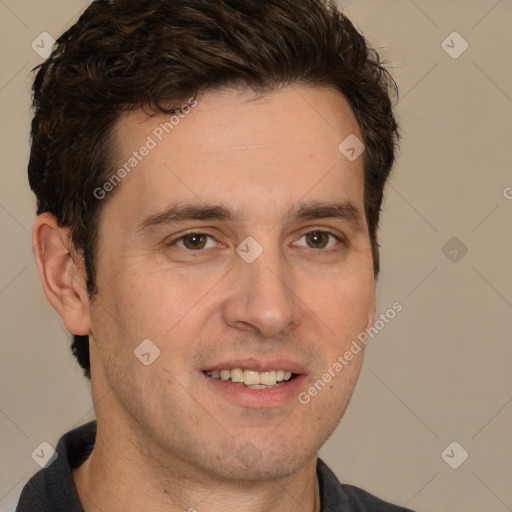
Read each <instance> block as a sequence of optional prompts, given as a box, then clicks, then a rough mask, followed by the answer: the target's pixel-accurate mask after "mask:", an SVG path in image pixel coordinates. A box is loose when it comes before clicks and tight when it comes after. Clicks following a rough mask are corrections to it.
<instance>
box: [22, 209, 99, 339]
mask: <svg viewBox="0 0 512 512" xmlns="http://www.w3.org/2000/svg"><path fill="white" fill-rule="evenodd" d="M32 246H33V248H34V256H35V259H36V264H37V269H38V271H39V275H40V276H41V281H42V283H43V289H44V293H45V295H46V298H47V299H48V302H49V303H50V304H51V305H52V306H53V308H54V309H55V310H56V311H57V313H58V314H59V315H60V317H61V318H62V321H63V323H64V327H65V328H66V329H67V330H68V331H69V332H70V333H71V334H79V335H88V334H89V333H90V332H91V329H90V321H89V296H88V294H87V289H86V279H85V269H84V266H83V263H82V257H81V256H80V255H79V254H78V253H76V251H74V250H73V246H72V243H71V238H70V236H69V229H68V228H62V227H60V226H59V225H58V223H57V220H56V218H55V217H54V216H53V215H51V214H49V213H43V214H41V215H39V216H38V217H36V220H35V222H34V227H33V230H32Z"/></svg>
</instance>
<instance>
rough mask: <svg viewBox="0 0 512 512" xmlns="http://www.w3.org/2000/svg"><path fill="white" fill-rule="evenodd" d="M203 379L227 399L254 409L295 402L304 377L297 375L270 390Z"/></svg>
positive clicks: (207, 377)
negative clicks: (293, 400) (292, 400)
mask: <svg viewBox="0 0 512 512" xmlns="http://www.w3.org/2000/svg"><path fill="white" fill-rule="evenodd" d="M203 377H204V378H205V380H206V382H207V384H209V385H211V386H214V389H215V390H216V391H217V392H221V393H224V394H225V395H226V396H227V397H228V398H230V399H231V400H233V401H235V402H237V403H238V404H240V405H242V406H244V407H256V408H265V407H267V408H268V407H278V406H280V405H283V404H285V403H286V402H288V401H290V400H291V399H295V400H297V396H298V394H299V392H300V388H301V387H302V384H303V382H304V380H305V378H306V376H305V375H297V376H296V377H295V378H294V379H292V380H289V381H287V382H285V383H283V384H279V385H278V386H274V387H272V388H266V389H252V388H248V387H246V386H244V385H243V384H237V383H235V382H231V381H230V380H222V379H215V378H213V377H209V376H207V375H205V374H204V373H203Z"/></svg>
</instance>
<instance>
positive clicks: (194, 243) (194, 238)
mask: <svg viewBox="0 0 512 512" xmlns="http://www.w3.org/2000/svg"><path fill="white" fill-rule="evenodd" d="M181 240H182V242H183V246H184V247H185V248H186V249H189V250H191V251H194V250H201V249H204V248H205V246H206V243H207V242H208V235H202V234H200V233H189V234H187V235H183V236H182V237H181Z"/></svg>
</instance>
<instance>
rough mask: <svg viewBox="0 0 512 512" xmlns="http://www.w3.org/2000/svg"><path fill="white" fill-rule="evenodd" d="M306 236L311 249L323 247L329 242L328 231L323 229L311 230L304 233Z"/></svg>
mask: <svg viewBox="0 0 512 512" xmlns="http://www.w3.org/2000/svg"><path fill="white" fill-rule="evenodd" d="M304 236H305V237H306V242H307V244H308V245H309V246H310V247H311V248H313V249H324V248H325V247H326V246H327V244H328V243H329V237H330V236H331V235H330V234H329V233H326V232H325V231H311V232H310V233H307V234H306V235H304Z"/></svg>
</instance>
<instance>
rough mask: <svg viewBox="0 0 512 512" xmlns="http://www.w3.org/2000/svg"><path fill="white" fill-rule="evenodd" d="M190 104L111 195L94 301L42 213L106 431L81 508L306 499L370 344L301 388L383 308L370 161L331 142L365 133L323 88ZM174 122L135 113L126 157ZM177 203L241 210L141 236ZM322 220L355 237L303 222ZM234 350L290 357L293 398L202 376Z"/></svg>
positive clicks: (247, 506) (66, 312)
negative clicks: (368, 183) (345, 211)
mask: <svg viewBox="0 0 512 512" xmlns="http://www.w3.org/2000/svg"><path fill="white" fill-rule="evenodd" d="M197 100H198V104H197V106H195V107H194V108H193V109H192V111H191V113H190V114H188V115H187V116H186V117H185V118H183V119H181V120H180V123H179V124H178V125H177V126H175V127H174V129H173V131H172V132H170V133H169V134H168V135H165V136H164V137H163V139H162V141H161V142H159V143H158V144H157V146H156V147H155V148H154V149H152V150H151V151H150V152H149V154H148V155H147V156H145V157H144V158H143V159H142V161H140V163H138V165H137V167H136V168H134V169H133V170H132V171H131V172H130V174H129V175H128V176H126V177H125V178H124V179H123V181H122V183H121V184H119V185H118V186H117V188H116V189H115V191H113V192H111V193H110V195H107V197H106V198H105V199H104V201H105V203H104V205H103V207H104V209H103V211H102V214H101V217H100V224H99V226H100V227H99V239H98V251H97V259H96V265H97V284H98V289H99V292H98V294H97V296H95V297H94V298H93V300H92V301H91V300H90V298H89V297H88V296H87V293H86V291H85V276H84V270H83V263H82V262H81V260H80V257H79V256H78V255H77V254H74V253H73V251H72V246H71V243H70V240H69V233H68V231H67V229H66V228H60V227H58V226H57V223H56V222H55V219H54V218H53V217H52V216H51V215H49V214H43V215H40V216H39V217H38V218H37V220H36V222H35V225H34V245H36V246H37V247H38V253H37V254H38V258H37V260H38V267H39V270H40V273H41V277H42V281H43V286H44V289H45V293H46V295H47V297H48V300H49V301H50V303H51V304H52V305H53V306H54V307H55V309H56V310H57V311H58V313H59V314H60V316H61V317H62V319H63V322H64V325H65V327H66V328H67V329H68V330H69V331H70V332H73V333H75V334H88V335H89V337H90V352H91V371H92V395H93V400H94V404H95V411H96V417H97V421H98V434H97V439H96V445H95V448H94V450H93V452H92V454H91V456H90V457H89V459H88V460H87V461H86V462H85V463H84V464H83V465H82V466H81V467H80V468H78V469H76V470H74V475H73V476H74V479H75V483H76V486H77V489H78V492H79V496H80V499H81V501H82V503H83V505H84V508H85V510H86V511H87V512H90V511H99V510H103V511H104V510H109V511H113V512H116V511H121V510H122V511H128V512H129V511H139V510H153V511H157V512H158V511H163V510H166V511H174V510H176V511H177V510H193V509H196V510H198V511H201V510H208V511H212V512H215V511H217V510H223V511H231V510H233V511H235V510H236V511H240V510H251V511H267V510H285V511H296V510H297V511H298V510H301V511H304V510H307V511H313V510H315V484H316V472H315V468H316V460H317V453H318V450H319V449H320V447H321V446H322V445H323V443H324V442H325V441H326V439H327V438H328V437H329V436H330V434H331V433H332V431H333V430H334V428H335V427H336V425H337V424H338V422H339V420H340V419H341V417H342V415H343V413H344V411H345V408H346V406H347V405H348V402H349V400H350V396H351V395H352V392H353V389H354V386H355V383H356V381H357V378H358V375H359V371H360V368H361V364H362V356H363V351H361V352H360V353H359V354H357V355H356V356H354V359H353V360H352V361H351V362H350V364H349V365H347V366H346V367H345V368H344V369H343V371H342V372H340V373H339V374H336V377H335V378H333V379H332V380H331V381H330V382H329V383H328V385H327V386H326V387H325V388H324V389H323V390H322V391H321V392H319V393H318V394H317V396H315V397H313V398H312V399H311V401H310V402H309V403H308V404H307V405H303V404H301V403H300V402H299V400H298V399H297V395H298V393H299V392H304V391H307V390H308V388H310V387H311V385H312V384H313V383H314V382H316V381H317V380H318V379H319V378H320V377H321V375H322V374H323V373H324V372H326V370H327V369H328V368H329V367H331V366H332V365H333V363H334V362H335V361H336V359H337V357H338V356H339V355H341V354H343V353H344V352H345V351H346V350H348V349H349V348H350V343H351V341H352V340H354V339H355V338H356V337H357V335H358V334H359V333H360V332H361V331H362V330H364V329H365V328H366V327H369V326H371V325H372V323H373V318H374V315H375V281H374V274H373V267H372V257H371V250H370V242H369V236H368V231H367V226H366V219H365V217H364V202H363V191H364V190H363V177H364V176H363V157H360V158H358V159H356V160H355V161H353V162H351V161H349V160H348V159H347V158H345V156H344V155H342V154H341V153H340V152H339V150H338V145H339V143H340V142H341V141H342V140H343V139H345V138H346V137H347V136H348V135H349V134H356V135H357V136H358V137H359V138H360V139H362V136H361V134H360V130H359V127H358V124H357V122H356V119H355V117H354V115H353V113H352V111H351V109H350V107H349V105H348V103H347V102H346V100H345V99H344V97H343V96H342V95H341V94H340V93H338V92H336V91H333V90H329V89H322V88H312V87H306V86H303V87H302V86H297V85H296V86H294V87H286V88H282V89H280V90H278V91H275V92H272V93H270V94H267V95H265V96H261V95H256V94H254V93H253V92H251V91H250V90H244V91H240V90H222V91H214V92H207V93H205V94H203V95H200V96H199V97H198V98H197ZM165 120H168V116H167V117H166V116H160V115H158V116H156V117H153V118H149V119H148V117H147V116H144V115H143V114H142V113H141V112H132V113H129V114H126V115H124V116H123V118H122V119H120V120H119V122H118V124H117V126H116V129H115V132H114V140H115V142H116V144H115V147H116V155H117V157H118V162H117V163H118V165H120V166H121V165H122V164H123V163H124V162H125V161H126V160H127V159H128V158H129V157H130V156H131V155H132V153H133V151H135V150H137V149H138V148H139V147H140V146H141V145H142V144H144V143H145V141H146V140H147V137H148V135H151V134H152V132H153V130H154V129H155V127H157V126H158V125H159V123H161V122H163V121H165ZM153 138H154V137H153ZM115 169H117V167H116V168H115ZM176 202H180V203H182V204H189V203H195V204H199V205H201V204H202V205H204V203H208V204H214V205H224V206H225V207H226V208H228V209H229V210H232V211H233V212H235V211H239V213H240V214H241V217H240V218H239V219H237V220H233V221H226V220H224V221H218V220H215V219H213V220H188V221H186V222H181V223H166V224H161V225H158V226H153V227H152V228H150V229H147V230H146V231H144V232H140V231H137V226H139V225H140V223H141V221H142V220H143V219H145V218H146V217H148V216H151V215H153V214H155V213H157V212H160V211H162V210H165V209H166V208H167V207H168V206H169V204H171V203H176ZM301 202H303V203H304V202H324V203H340V202H345V203H347V202H348V203H350V204H351V205H352V207H353V208H354V211H356V212H358V214H359V220H360V223H359V226H356V225H355V224H354V222H351V220H350V219H348V218H332V217H321V218H315V219H297V218H295V217H294V216H293V215H291V216H290V215H287V212H289V211H290V209H292V208H294V207H297V205H299V204H300V203H301ZM313 228H315V229H316V230H317V231H319V230H320V231H329V232H331V233H333V234H335V235H337V236H339V237H340V238H343V239H344V240H345V241H346V243H340V242H339V241H338V240H336V239H335V238H333V237H330V236H328V235H321V234H320V235H318V234H317V235H316V236H315V235H313V236H311V235H306V233H308V231H311V230H312V229H313ZM187 233H188V234H189V237H188V238H185V239H180V240H181V241H179V240H178V241H176V239H179V237H180V236H183V235H185V234H187ZM190 233H203V234H207V235H211V237H213V238H208V237H205V238H199V239H197V238H195V239H192V242H193V243H197V242H198V241H199V245H202V243H203V242H204V244H206V245H204V248H203V249H202V250H200V251H198V250H197V249H195V248H194V247H196V245H193V243H192V244H191V238H190ZM248 236H251V237H253V238H254V239H255V240H256V241H257V242H258V244H259V245H260V246H261V248H262V249H263V252H262V254H261V255H260V256H259V257H258V258H257V259H256V260H255V261H254V262H253V263H247V262H246V261H245V260H244V259H242V258H241V257H240V256H239V254H238V253H237V252H236V248H237V246H238V245H239V244H240V243H241V242H242V241H243V240H244V239H245V238H246V237H248ZM206 240H208V241H207V242H206ZM185 242H187V243H188V249H187V248H186V247H187V246H186V245H185ZM166 243H167V244H168V245H166ZM191 246H192V249H191V248H190V247H191ZM144 339H150V340H152V342H153V343H154V344H155V345H156V346H157V347H158V349H159V350H160V356H159V357H158V358H157V359H155V360H154V362H153V363H152V364H151V365H149V366H145V365H143V364H142V363H141V362H140V361H139V359H137V358H136V357H135V356H134V349H135V348H136V347H137V346H138V345H139V344H140V343H141V342H142V340H144ZM235 359H244V360H250V361H255V362H256V363H258V364H264V363H266V362H267V363H268V362H269V361H270V362H275V361H276V360H277V359H280V360H287V361H293V362H294V363H296V364H297V365H300V367H301V368H302V369H303V372H302V374H301V380H300V381H297V382H300V385H299V386H298V387H297V386H296V388H294V391H293V394H292V396H290V397H289V398H287V399H285V400H281V401H275V400H274V401H272V399H270V400H269V401H268V402H265V403H262V402H261V400H260V401H258V399H256V401H255V402H254V403H249V402H247V400H246V401H245V402H242V403H241V402H240V401H237V400H236V399H234V398H233V396H231V395H230V394H229V393H224V392H223V391H222V390H221V389H220V388H219V386H218V385H214V384H213V383H212V381H211V379H207V378H206V377H205V376H204V375H203V373H202V370H203V369H205V368H213V367H215V366H216V365H217V366H218V365H221V364H222V363H225V362H226V361H233V360H235ZM276 369H279V368H276ZM284 369H286V368H284ZM217 384H218V381H217ZM260 396H262V395H260ZM245 398H247V397H245ZM317 505H318V504H317Z"/></svg>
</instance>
